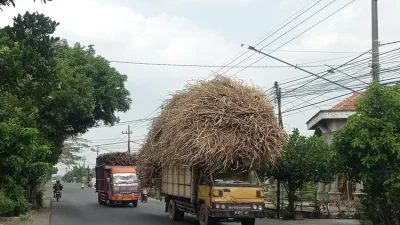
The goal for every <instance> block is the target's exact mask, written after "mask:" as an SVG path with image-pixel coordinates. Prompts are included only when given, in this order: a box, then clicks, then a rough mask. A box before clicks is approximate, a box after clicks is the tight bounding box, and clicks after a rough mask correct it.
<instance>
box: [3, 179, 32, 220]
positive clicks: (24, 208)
mask: <svg viewBox="0 0 400 225" xmlns="http://www.w3.org/2000/svg"><path fill="white" fill-rule="evenodd" d="M2 192H3V193H4V194H5V195H6V196H7V197H8V198H9V199H10V200H11V201H12V202H13V205H14V208H13V215H14V216H19V215H21V214H25V213H26V212H28V211H29V209H30V204H29V202H28V200H27V199H26V198H25V191H24V189H23V188H22V187H21V186H19V185H17V184H15V183H8V184H7V185H5V186H4V187H3V188H2Z"/></svg>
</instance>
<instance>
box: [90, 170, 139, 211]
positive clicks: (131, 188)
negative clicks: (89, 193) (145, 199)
mask: <svg viewBox="0 0 400 225" xmlns="http://www.w3.org/2000/svg"><path fill="white" fill-rule="evenodd" d="M96 192H97V193H98V196H97V198H98V202H99V204H107V205H111V206H112V205H114V204H115V203H121V204H130V203H132V205H133V207H137V205H138V201H139V200H140V193H139V183H138V179H137V176H136V168H135V167H133V166H108V165H102V166H97V167H96Z"/></svg>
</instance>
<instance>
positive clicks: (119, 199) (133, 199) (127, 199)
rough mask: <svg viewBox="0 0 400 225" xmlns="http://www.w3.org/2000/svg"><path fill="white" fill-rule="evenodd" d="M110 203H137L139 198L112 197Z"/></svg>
mask: <svg viewBox="0 0 400 225" xmlns="http://www.w3.org/2000/svg"><path fill="white" fill-rule="evenodd" d="M110 200H112V201H121V202H132V201H138V200H140V197H139V196H129V197H123V196H113V197H111V199H110Z"/></svg>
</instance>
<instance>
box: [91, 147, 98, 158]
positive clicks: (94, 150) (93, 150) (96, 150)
mask: <svg viewBox="0 0 400 225" xmlns="http://www.w3.org/2000/svg"><path fill="white" fill-rule="evenodd" d="M96 147H97V149H94V148H92V149H91V150H92V152H96V153H97V157H99V146H96Z"/></svg>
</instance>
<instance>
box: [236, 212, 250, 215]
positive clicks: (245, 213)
mask: <svg viewBox="0 0 400 225" xmlns="http://www.w3.org/2000/svg"><path fill="white" fill-rule="evenodd" d="M248 214H249V212H247V211H235V215H238V216H243V215H248Z"/></svg>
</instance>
